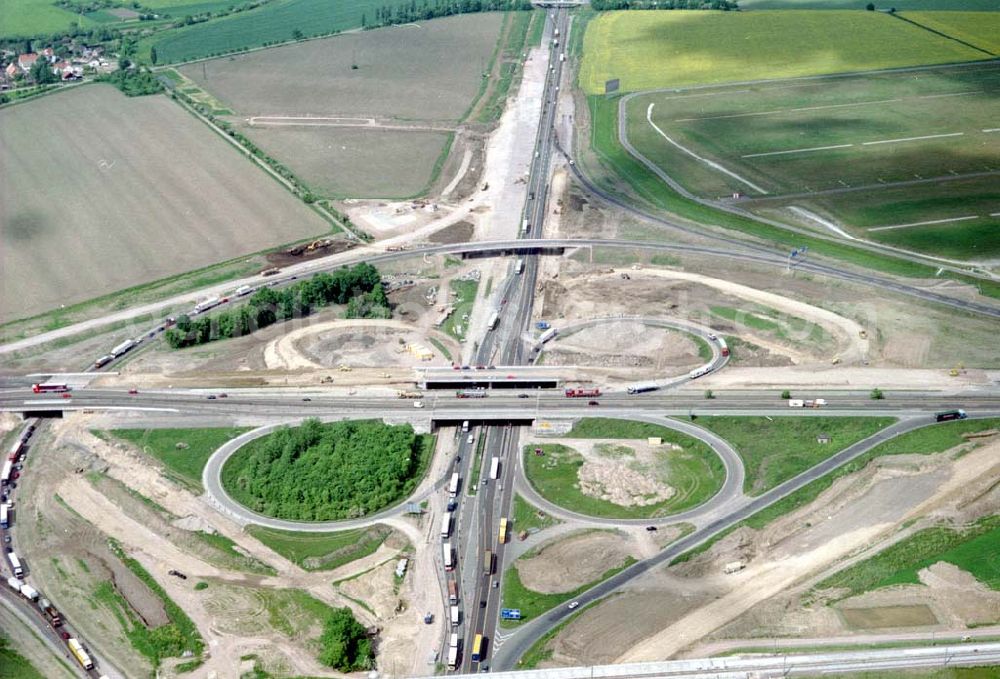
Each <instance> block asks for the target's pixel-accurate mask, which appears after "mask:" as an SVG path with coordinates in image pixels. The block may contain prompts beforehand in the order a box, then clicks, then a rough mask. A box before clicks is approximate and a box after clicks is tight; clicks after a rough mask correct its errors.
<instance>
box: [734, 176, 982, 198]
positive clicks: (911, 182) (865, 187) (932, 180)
mask: <svg viewBox="0 0 1000 679" xmlns="http://www.w3.org/2000/svg"><path fill="white" fill-rule="evenodd" d="M998 174H1000V171H998V170H991V171H984V172H970V173H967V174H957V175H953V174H945V175H939V176H937V177H926V178H924V179H906V180H904V181H899V182H885V183H884V184H862V185H860V186H847V187H840V188H836V189H822V190H819V191H802V192H799V193H776V194H772V195H770V196H756V197H747V198H743V199H742V200H743V201H744V202H750V201H753V202H761V201H776V200H793V199H797V198H813V197H815V196H835V195H837V194H841V193H856V192H858V191H880V190H882V189H894V188H898V187H901V186H918V185H920V184H940V183H944V182H955V181H962V180H965V179H977V178H980V177H993V176H996V175H998Z"/></svg>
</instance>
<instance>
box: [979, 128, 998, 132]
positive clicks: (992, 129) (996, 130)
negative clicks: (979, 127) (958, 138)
mask: <svg viewBox="0 0 1000 679" xmlns="http://www.w3.org/2000/svg"><path fill="white" fill-rule="evenodd" d="M983 132H1000V127H988V128H986V129H985V130H983Z"/></svg>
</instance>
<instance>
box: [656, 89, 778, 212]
mask: <svg viewBox="0 0 1000 679" xmlns="http://www.w3.org/2000/svg"><path fill="white" fill-rule="evenodd" d="M654 106H656V104H653V103H651V104H650V105H649V108H647V109H646V121H647V122H648V123H649V124H650V125H651V126H652V127H653V129H654V130H656V132H657V133H658V134H659V135H660V136H661V137H663V138H664V139H666V140H667V142H668V143H670V144H672V145H673V146H676V147H677V148H679V149H680V150H681V151H683V152H684V153H686V154H688V155H689V156H691V157H692V158H694V159H695V160H698V161H701V162H703V163H705V164H706V165H708V166H709V167H711V168H712V169H714V170H718V171H719V172H721V173H723V174H725V175H728V176H730V177H732V178H733V179H735V180H736V181H738V182H740V183H741V184H746V185H747V186H749V187H750V188H751V189H753V190H754V191H756V192H758V193H761V194H763V195H765V196H766V195H767V191H765V190H764V189H762V188H761V187H759V186H757V185H756V184H754V183H753V182H751V181H750V180H749V179H746V178H744V177H741V176H740V175H738V174H736V173H735V172H733V171H731V170H727V169H726V168H724V167H722V166H721V165H719V164H718V163H716V162H715V161H713V160H709V159H708V158H702V157H701V156H699V155H698V154H697V153H695V152H694V151H692V150H691V149H689V148H686V147H684V146H681V145H680V144H678V143H677V142H676V141H674V140H673V139H671V138H670V137H668V136H667V134H666V133H665V132H664V131H663V130H661V129H660V128H659V127H658V126H657V124H656V123H654V122H653V107H654Z"/></svg>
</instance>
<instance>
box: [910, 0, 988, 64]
mask: <svg viewBox="0 0 1000 679" xmlns="http://www.w3.org/2000/svg"><path fill="white" fill-rule="evenodd" d="M993 8H994V9H1000V5H996V4H994V5H993ZM901 16H902V17H903V18H905V19H908V20H909V21H913V22H916V23H918V24H920V25H921V26H926V27H927V28H929V29H931V30H934V31H938V32H939V33H944V34H945V35H947V36H949V37H952V38H955V39H957V40H961V41H962V42H965V43H968V44H970V45H973V46H975V47H978V48H979V49H981V50H984V51H986V52H989V53H990V54H992V55H994V56H996V55H997V54H998V53H1000V12H997V11H994V12H988V13H985V14H984V13H983V12H906V13H905V14H902V15H901Z"/></svg>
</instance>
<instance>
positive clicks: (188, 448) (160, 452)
mask: <svg viewBox="0 0 1000 679" xmlns="http://www.w3.org/2000/svg"><path fill="white" fill-rule="evenodd" d="M245 431H248V430H247V429H246V428H243V429H240V428H236V427H233V428H224V429H113V430H111V432H110V433H111V434H113V435H115V436H116V437H118V438H120V439H122V440H124V441H128V442H129V443H132V444H134V445H135V446H136V447H138V448H139V449H140V450H141V451H143V452H144V453H146V454H147V455H151V456H153V457H155V458H156V459H157V460H159V461H160V462H162V463H163V466H164V467H166V470H167V475H168V476H170V478H172V479H173V480H175V481H177V482H178V483H180V484H181V485H183V486H185V487H186V488H188V490H190V491H191V492H193V493H195V494H198V495H200V494H201V493H203V492H205V489H204V487H202V485H201V472H202V470H203V469H204V468H205V464H206V463H207V462H208V458H209V457H211V456H212V453H214V452H215V451H216V450H217V449H218V448H219V446H221V445H222V444H223V443H225V442H226V441H229V440H232V439H234V438H236V437H237V436H239V435H240V434H242V433H243V432H245ZM178 444H182V447H180V448H179V447H178Z"/></svg>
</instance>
